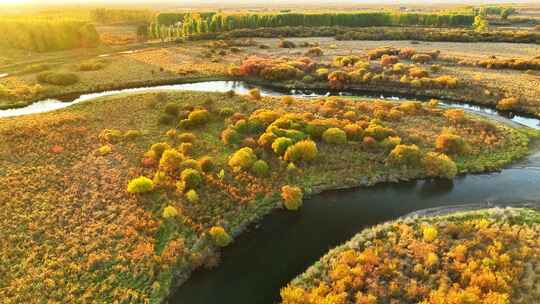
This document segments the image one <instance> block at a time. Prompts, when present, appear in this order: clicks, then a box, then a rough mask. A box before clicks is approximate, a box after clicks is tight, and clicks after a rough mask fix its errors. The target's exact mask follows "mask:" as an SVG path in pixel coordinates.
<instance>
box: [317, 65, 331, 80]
mask: <svg viewBox="0 0 540 304" xmlns="http://www.w3.org/2000/svg"><path fill="white" fill-rule="evenodd" d="M328 74H330V70H328V69H326V68H320V69H317V71H315V76H316V77H317V78H319V79H328Z"/></svg>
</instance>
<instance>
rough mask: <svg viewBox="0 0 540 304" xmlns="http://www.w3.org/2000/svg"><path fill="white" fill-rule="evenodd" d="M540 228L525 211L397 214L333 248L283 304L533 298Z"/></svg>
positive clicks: (285, 293)
mask: <svg viewBox="0 0 540 304" xmlns="http://www.w3.org/2000/svg"><path fill="white" fill-rule="evenodd" d="M539 233H540V213H539V212H538V211H533V210H527V209H505V210H497V209H490V210H481V211H472V212H471V211H469V212H461V213H455V214H450V215H444V216H435V217H420V218H406V219H399V220H397V221H395V222H391V223H386V224H382V225H378V226H376V227H373V228H370V229H366V230H364V231H362V232H361V233H359V234H358V235H356V236H355V237H353V238H352V239H351V240H350V241H349V242H347V243H346V244H344V245H342V246H339V247H337V248H335V249H333V250H331V251H330V252H329V253H328V254H327V255H326V256H324V257H323V258H322V259H321V260H320V261H318V262H317V263H316V264H315V265H313V266H312V267H311V268H309V269H308V270H307V271H306V272H305V273H304V274H302V275H300V276H299V277H297V278H296V279H295V280H294V281H293V282H292V283H291V284H290V285H288V286H287V287H286V288H284V289H283V290H282V292H281V295H282V299H283V301H282V303H284V304H296V303H324V302H329V303H335V304H341V303H350V302H351V301H353V302H355V303H381V302H382V303H466V302H473V303H486V304H487V303H533V302H534V301H535V299H537V298H538V296H539V293H538V288H536V286H537V277H538V275H539V269H538V257H539V254H540V248H539V247H538V242H537V241H535V240H536V238H537V237H538V234H539Z"/></svg>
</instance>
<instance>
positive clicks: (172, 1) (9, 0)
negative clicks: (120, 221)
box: [0, 0, 539, 7]
mask: <svg viewBox="0 0 540 304" xmlns="http://www.w3.org/2000/svg"><path fill="white" fill-rule="evenodd" d="M538 1H539V0H488V1H484V0H472V1H471V0H431V1H427V0H341V1H340V0H272V1H268V0H0V4H3V5H20V4H26V5H28V4H31V5H36V6H47V5H60V4H62V5H66V4H68V5H69V4H71V5H105V4H106V5H114V4H117V5H122V6H125V5H129V4H138V5H140V4H144V5H145V6H148V7H152V6H160V5H169V6H184V7H197V6H211V5H215V6H216V7H228V6H238V5H240V6H258V7H265V6H269V5H270V6H298V5H302V4H307V5H309V6H315V5H327V6H340V5H344V6H351V5H358V6H362V4H370V5H373V4H426V5H429V4H431V5H433V4H443V3H453V4H455V3H462V4H488V3H538Z"/></svg>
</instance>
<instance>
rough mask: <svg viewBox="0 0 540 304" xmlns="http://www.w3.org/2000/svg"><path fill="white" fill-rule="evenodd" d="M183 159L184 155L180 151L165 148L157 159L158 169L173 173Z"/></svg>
mask: <svg viewBox="0 0 540 304" xmlns="http://www.w3.org/2000/svg"><path fill="white" fill-rule="evenodd" d="M183 160H184V156H183V155H182V154H181V153H180V152H178V151H177V150H175V149H167V150H165V151H164V152H163V155H162V156H161V159H160V160H159V169H160V170H161V171H163V172H166V173H169V174H171V175H174V174H175V173H176V172H177V171H178V170H179V169H180V165H181V164H182V161H183Z"/></svg>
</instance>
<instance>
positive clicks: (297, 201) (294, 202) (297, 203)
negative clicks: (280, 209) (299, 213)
mask: <svg viewBox="0 0 540 304" xmlns="http://www.w3.org/2000/svg"><path fill="white" fill-rule="evenodd" d="M281 197H282V198H283V205H284V206H285V208H287V209H288V210H298V209H299V208H300V207H301V206H302V200H303V197H304V193H303V192H302V189H300V188H299V187H295V186H289V185H286V186H283V187H282V188H281Z"/></svg>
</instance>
